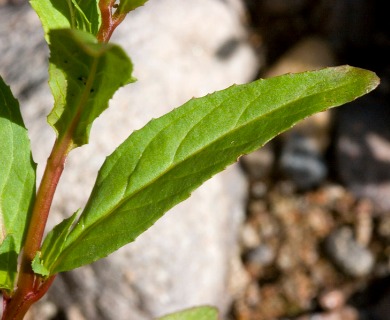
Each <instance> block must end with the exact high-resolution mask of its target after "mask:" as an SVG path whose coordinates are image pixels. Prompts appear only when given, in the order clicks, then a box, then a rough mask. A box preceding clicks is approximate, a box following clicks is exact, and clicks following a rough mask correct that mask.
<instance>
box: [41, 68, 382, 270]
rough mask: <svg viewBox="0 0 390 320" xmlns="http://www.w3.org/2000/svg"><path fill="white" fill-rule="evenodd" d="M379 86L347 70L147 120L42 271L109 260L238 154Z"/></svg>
mask: <svg viewBox="0 0 390 320" xmlns="http://www.w3.org/2000/svg"><path fill="white" fill-rule="evenodd" d="M378 82H379V80H378V78H377V77H376V75H375V74H374V73H372V72H369V71H366V70H362V69H358V68H353V67H349V66H342V67H338V68H328V69H324V70H320V71H313V72H306V73H301V74H288V75H284V76H281V77H276V78H272V79H267V80H258V81H255V82H253V83H250V84H245V85H240V86H232V87H230V88H228V89H226V90H222V91H219V92H215V93H213V94H210V95H208V96H206V97H203V98H199V99H192V100H190V101H188V102H187V103H185V104H184V105H183V106H182V107H180V108H177V109H175V110H173V111H172V112H170V113H168V114H166V115H165V116H163V117H161V118H159V119H156V120H152V121H151V122H149V123H148V124H147V125H146V126H145V127H144V128H142V129H141V130H138V131H135V132H134V133H133V134H132V135H131V136H130V137H129V138H128V139H127V140H126V141H125V142H124V143H122V145H121V146H119V148H118V149H116V150H115V151H114V152H113V153H112V154H111V155H110V156H109V157H108V158H107V159H106V161H105V163H104V164H103V166H102V168H101V170H100V171H99V174H98V177H97V180H96V183H95V186H94V188H93V191H92V194H91V197H90V199H89V201H88V203H87V205H86V207H85V209H84V211H83V213H82V214H81V216H80V218H79V220H78V222H77V224H76V225H75V227H74V228H73V229H72V231H71V232H70V233H69V235H68V237H67V239H66V243H65V245H64V246H63V248H62V252H61V253H60V255H59V256H58V258H57V260H56V261H48V262H47V265H46V267H47V269H49V270H50V271H51V273H52V274H55V273H57V272H61V271H67V270H71V269H74V268H77V267H80V266H82V265H84V264H88V263H91V262H93V261H96V260H98V259H100V258H102V257H105V256H107V255H108V254H110V253H112V252H113V251H115V250H117V249H118V248H120V247H121V246H123V245H125V244H127V243H129V242H131V241H133V240H134V239H135V238H136V237H137V236H139V235H140V234H141V233H142V232H144V231H145V230H146V229H147V228H149V227H150V226H151V225H152V224H153V223H154V222H155V221H156V220H157V219H159V218H160V217H161V216H162V215H163V214H164V213H165V212H166V211H168V210H169V209H170V208H172V207H173V206H174V205H175V204H177V203H179V202H181V201H183V200H185V199H186V198H188V197H189V196H190V194H191V192H192V191H193V190H195V189H196V188H197V187H199V186H200V185H201V184H202V183H203V182H205V181H206V180H208V179H209V178H211V177H212V176H213V175H214V174H216V173H218V172H220V171H222V170H224V169H225V168H226V166H228V165H229V164H232V163H234V162H235V161H237V159H238V158H239V157H240V156H241V155H243V154H247V153H249V152H251V151H254V150H255V149H257V148H259V147H260V146H262V145H264V144H265V143H266V142H267V141H269V140H270V139H272V138H273V137H275V136H276V135H277V134H279V133H281V132H282V131H284V130H286V129H289V128H290V127H291V126H292V125H294V124H295V123H297V122H298V121H299V120H302V119H304V118H305V117H307V116H309V115H312V114H314V113H316V112H321V111H324V110H326V109H328V108H331V107H335V106H339V105H341V104H344V103H347V102H349V101H351V100H354V99H355V98H357V97H359V96H361V95H364V94H366V93H367V92H369V91H371V90H373V89H374V88H375V87H376V86H377V85H378ZM183 214H184V213H183ZM162 240H163V239H162ZM43 256H45V252H43Z"/></svg>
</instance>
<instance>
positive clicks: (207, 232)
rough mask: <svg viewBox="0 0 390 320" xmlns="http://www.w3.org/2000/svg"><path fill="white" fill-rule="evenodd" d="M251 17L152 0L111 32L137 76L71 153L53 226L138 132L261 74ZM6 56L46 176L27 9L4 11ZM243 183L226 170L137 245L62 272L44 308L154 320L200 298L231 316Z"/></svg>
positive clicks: (0, 43) (46, 146) (37, 64)
mask: <svg viewBox="0 0 390 320" xmlns="http://www.w3.org/2000/svg"><path fill="white" fill-rule="evenodd" d="M243 16H244V15H243V8H242V4H241V2H240V1H239V0H228V1H219V0H199V1H196V2H193V1H190V0H186V1H179V2H178V1H175V0H160V1H156V0H151V1H149V2H148V3H147V4H146V5H145V6H144V7H142V8H140V9H138V10H136V11H135V12H134V13H133V14H131V16H129V17H128V18H127V20H126V21H125V23H124V25H122V26H120V27H119V29H118V30H117V32H116V34H115V36H114V38H113V41H115V42H119V43H120V44H121V45H122V46H123V47H124V48H125V50H126V51H128V52H129V54H130V56H131V57H132V59H133V62H134V65H135V70H134V75H135V77H136V78H137V79H138V82H137V83H135V84H134V85H132V86H129V87H128V88H125V89H122V90H120V91H119V92H118V93H117V94H116V95H115V97H114V98H113V100H112V101H111V103H110V104H111V105H112V107H111V108H110V109H109V110H107V111H106V112H104V114H103V115H102V116H101V117H100V118H99V119H98V120H97V121H96V123H95V124H94V127H93V129H92V132H91V143H90V144H89V145H88V146H85V147H83V148H80V149H77V150H75V151H73V152H72V154H71V156H70V157H69V159H68V161H67V164H66V169H65V172H64V176H63V178H62V180H61V182H60V184H59V188H58V194H57V195H56V197H55V199H54V205H53V214H52V217H51V218H50V221H49V225H50V226H53V225H55V224H56V223H58V222H60V221H61V220H62V219H63V218H64V217H66V216H69V214H71V213H72V212H74V211H75V210H77V209H78V208H80V207H83V204H84V203H85V201H86V199H87V196H88V194H89V192H90V190H91V188H92V185H93V182H94V179H95V176H96V173H97V170H98V168H99V167H100V165H101V164H102V162H103V161H104V158H105V157H106V156H107V155H108V154H109V153H111V152H112V151H113V150H114V149H115V147H116V146H117V145H118V144H119V143H120V142H121V141H123V139H125V137H127V136H128V135H129V133H131V131H133V130H135V129H138V128H140V127H142V126H143V125H144V124H145V123H146V122H147V121H148V120H149V119H150V118H152V117H158V116H160V115H162V114H164V113H165V112H167V111H169V110H170V109H172V108H173V107H176V106H179V105H180V104H181V103H183V102H185V101H186V100H188V99H189V98H191V97H192V96H201V95H204V94H206V93H209V92H212V91H215V90H218V89H222V88H224V87H227V86H229V85H231V84H233V83H243V82H247V81H249V80H251V79H252V78H253V77H254V75H255V74H256V72H257V67H258V66H257V58H256V55H255V54H254V52H253V50H252V49H251V47H250V46H249V45H248V43H247V39H246V37H247V35H246V30H245V28H244V27H243V20H242V19H243ZM21 21H23V23H20V22H21ZM0 54H1V57H2V59H1V61H0V74H1V75H2V76H3V77H4V78H5V79H6V81H7V82H8V83H10V84H11V87H12V89H13V90H14V92H15V93H16V95H17V96H18V97H19V98H21V103H22V113H23V115H24V117H25V119H26V125H27V127H28V128H29V131H30V135H31V139H32V147H33V153H34V158H35V161H37V162H38V163H39V166H38V175H41V174H42V170H43V169H42V167H43V164H44V163H45V159H46V158H47V156H48V154H49V151H50V145H51V144H52V142H53V140H54V134H53V132H52V130H51V128H49V127H48V126H47V125H46V124H45V119H44V117H42V116H43V115H45V114H47V113H48V111H49V110H50V107H51V104H52V98H51V95H50V92H49V90H48V88H47V86H46V83H45V81H46V66H45V61H46V60H45V59H46V57H47V49H46V47H45V45H44V43H43V42H42V32H41V30H40V25H39V22H38V20H37V18H36V17H35V14H34V12H32V11H31V10H29V9H28V8H27V7H25V6H23V7H20V8H16V7H8V6H5V7H3V8H1V9H0ZM31 61H32V62H31ZM245 191H246V186H245V181H244V179H243V177H242V175H241V173H240V171H239V169H238V167H236V166H233V167H231V168H229V169H228V170H227V171H225V172H224V173H223V174H220V175H218V176H217V177H215V178H213V179H211V180H210V181H208V182H207V183H206V184H205V185H204V186H203V187H201V188H200V189H198V190H197V191H196V192H194V194H193V196H192V197H191V198H190V199H189V200H188V201H186V202H184V203H182V204H180V205H179V206H177V207H176V208H175V209H173V210H171V211H170V212H169V213H168V214H166V215H165V216H164V217H163V218H162V219H161V220H159V221H158V222H157V223H156V224H155V226H153V227H152V228H151V229H150V230H148V231H147V232H146V233H144V234H143V235H142V236H140V237H139V239H137V240H136V241H135V242H134V243H133V244H131V245H128V246H126V247H124V248H122V249H120V250H119V251H118V252H116V253H114V254H112V255H111V256H110V257H109V258H108V259H105V260H101V261H99V262H97V263H95V264H93V265H91V266H87V267H83V268H80V269H78V270H75V271H74V272H69V273H66V274H63V275H60V276H59V277H58V279H56V281H55V284H54V287H53V288H52V289H51V290H50V291H49V293H48V296H47V297H46V298H45V301H46V302H45V301H43V302H41V303H40V304H41V306H42V305H43V304H45V303H46V304H47V303H48V304H50V305H51V306H52V305H53V304H54V305H55V306H56V308H57V312H59V313H61V314H62V316H64V317H65V318H67V319H83V318H84V319H117V320H121V319H135V320H137V319H150V318H151V317H153V316H158V315H162V314H165V313H168V312H171V311H174V310H177V309H182V308H185V307H189V306H193V305H199V304H211V305H216V306H218V307H219V308H220V309H221V311H222V314H223V313H224V312H226V310H227V308H228V305H229V302H230V299H231V297H232V295H233V292H231V287H230V286H229V279H230V278H231V277H232V274H231V272H232V269H231V268H230V267H231V265H232V264H234V263H233V261H236V262H237V259H238V253H237V250H236V237H237V232H238V226H239V224H240V222H241V220H242V218H243V214H244V204H243V201H244V193H245ZM235 259H236V260H235ZM236 269H237V268H235V269H234V270H236ZM38 314H39V313H38ZM40 319H42V318H40Z"/></svg>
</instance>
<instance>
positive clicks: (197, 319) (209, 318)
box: [157, 306, 218, 320]
mask: <svg viewBox="0 0 390 320" xmlns="http://www.w3.org/2000/svg"><path fill="white" fill-rule="evenodd" d="M157 320H218V310H217V309H216V308H213V307H208V306H205V307H196V308H190V309H186V310H183V311H179V312H175V313H172V314H169V315H166V316H164V317H161V318H158V319H157Z"/></svg>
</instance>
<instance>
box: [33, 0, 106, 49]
mask: <svg viewBox="0 0 390 320" xmlns="http://www.w3.org/2000/svg"><path fill="white" fill-rule="evenodd" d="M30 3H31V6H32V7H33V9H34V10H35V12H36V13H37V14H38V16H39V18H40V20H41V23H42V27H43V30H44V31H45V38H46V41H47V42H48V43H50V40H49V38H48V34H49V31H50V30H53V29H67V28H71V29H77V30H82V31H86V32H89V33H91V34H93V35H96V34H97V32H98V30H99V26H100V23H101V17H100V11H99V8H98V2H97V1H96V0H31V1H30Z"/></svg>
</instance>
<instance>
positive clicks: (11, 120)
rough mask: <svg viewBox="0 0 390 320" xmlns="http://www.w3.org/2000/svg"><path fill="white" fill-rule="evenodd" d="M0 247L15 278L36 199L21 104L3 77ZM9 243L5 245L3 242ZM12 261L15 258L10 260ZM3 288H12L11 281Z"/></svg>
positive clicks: (0, 95) (0, 91)
mask: <svg viewBox="0 0 390 320" xmlns="http://www.w3.org/2000/svg"><path fill="white" fill-rule="evenodd" d="M0 164H1V166H0V245H1V248H2V249H1V250H2V255H3V256H4V257H5V256H6V255H7V254H8V256H7V259H8V261H7V262H4V264H3V263H2V268H3V267H4V265H8V266H10V269H7V268H6V269H2V270H1V271H0V273H3V275H1V276H0V278H2V279H4V271H6V272H7V270H8V271H9V274H8V276H6V278H7V279H14V277H13V276H12V273H13V266H14V264H16V259H17V254H18V253H19V252H20V249H21V247H22V244H23V238H24V234H25V230H26V226H27V223H28V221H29V218H30V213H31V210H30V209H31V207H32V204H33V202H34V198H35V168H36V165H35V163H34V162H33V160H32V155H31V149H30V140H29V138H28V134H27V129H26V127H25V126H24V123H23V119H22V115H21V113H20V110H19V103H18V101H17V100H16V99H15V98H14V97H13V95H12V93H11V90H10V88H9V87H8V86H7V85H6V84H5V83H4V81H3V79H2V78H1V77H0ZM4 241H6V243H4V244H3V242H4ZM10 259H15V261H11V260H10ZM1 286H9V282H7V283H2V282H0V287H1Z"/></svg>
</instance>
